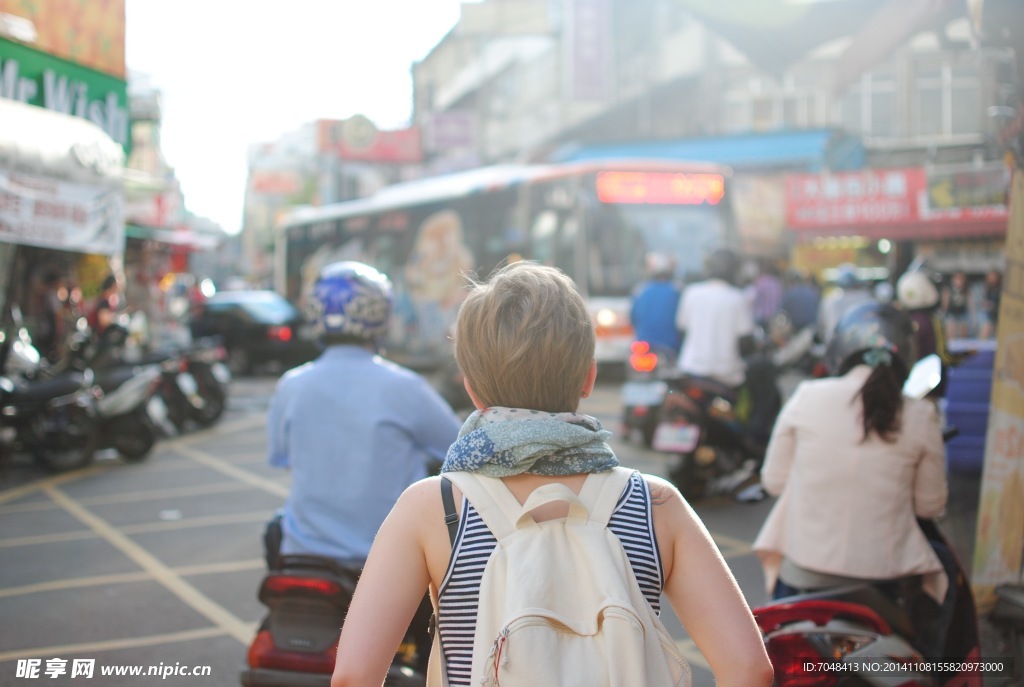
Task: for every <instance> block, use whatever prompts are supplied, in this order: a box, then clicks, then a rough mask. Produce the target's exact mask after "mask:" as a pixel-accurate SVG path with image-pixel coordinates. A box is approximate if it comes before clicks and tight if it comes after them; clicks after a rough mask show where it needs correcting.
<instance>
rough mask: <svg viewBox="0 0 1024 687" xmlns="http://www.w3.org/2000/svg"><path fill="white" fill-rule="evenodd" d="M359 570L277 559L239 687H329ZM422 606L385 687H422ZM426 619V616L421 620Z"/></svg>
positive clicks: (312, 559) (426, 649)
mask: <svg viewBox="0 0 1024 687" xmlns="http://www.w3.org/2000/svg"><path fill="white" fill-rule="evenodd" d="M360 571H361V569H360V566H359V565H358V564H356V565H341V564H339V563H337V562H335V561H332V560H330V559H326V558H321V557H319V556H287V555H286V556H281V559H280V566H279V568H278V569H275V570H271V571H269V572H268V573H267V576H266V577H265V578H264V579H263V583H262V584H261V585H260V591H259V599H260V601H261V602H262V603H263V605H265V606H266V607H267V609H268V613H267V616H266V618H264V620H263V622H262V623H261V625H260V628H259V630H258V631H257V633H256V637H255V638H254V639H253V641H252V643H251V644H250V645H249V651H248V655H247V663H248V667H247V668H246V669H245V670H243V671H242V673H241V675H240V679H241V684H242V685H243V686H244V687H328V686H329V685H330V681H331V673H332V672H333V670H334V661H335V656H336V653H337V649H338V636H339V630H340V628H341V626H342V624H343V622H344V619H345V613H346V612H347V610H348V605H349V602H350V601H351V600H352V593H353V592H354V591H355V586H356V582H357V580H358V579H359V574H360ZM429 613H430V602H429V600H428V599H425V600H424V605H423V606H421V609H420V611H419V612H418V613H417V620H414V622H413V625H412V628H417V629H418V630H420V631H419V632H414V631H413V630H412V628H410V632H409V633H408V634H407V636H406V640H405V642H404V643H403V644H402V645H401V647H400V649H399V652H398V653H397V654H396V655H395V660H394V662H393V663H392V665H391V668H390V669H389V671H388V676H387V679H386V680H385V682H384V684H385V685H388V686H389V687H391V686H394V687H423V685H425V684H426V666H427V659H428V657H429V654H430V638H429V633H428V631H427V625H428V623H427V620H426V619H427V618H429ZM424 614H426V615H424Z"/></svg>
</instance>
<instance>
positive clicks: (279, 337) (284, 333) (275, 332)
mask: <svg viewBox="0 0 1024 687" xmlns="http://www.w3.org/2000/svg"><path fill="white" fill-rule="evenodd" d="M267 338H270V339H274V340H276V341H291V340H292V328H291V327H289V326H288V325H286V324H285V325H281V326H280V327H270V328H269V329H267Z"/></svg>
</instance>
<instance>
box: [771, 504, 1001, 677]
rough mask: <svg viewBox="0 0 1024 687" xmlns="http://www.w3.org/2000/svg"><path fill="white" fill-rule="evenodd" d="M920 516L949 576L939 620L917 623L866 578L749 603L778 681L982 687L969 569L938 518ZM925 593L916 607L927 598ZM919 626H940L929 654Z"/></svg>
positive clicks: (919, 595)
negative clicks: (974, 666) (858, 582)
mask: <svg viewBox="0 0 1024 687" xmlns="http://www.w3.org/2000/svg"><path fill="white" fill-rule="evenodd" d="M918 522H919V524H920V526H921V529H922V531H923V532H924V534H925V536H926V537H927V538H928V540H929V542H931V543H932V545H933V546H934V547H935V549H936V552H937V553H939V556H940V559H941V560H942V562H943V565H944V566H945V568H946V574H947V575H948V576H949V580H950V587H949V591H948V592H947V598H946V600H945V601H944V602H943V604H942V608H947V609H948V610H947V611H945V614H946V615H947V616H948V617H947V618H946V619H945V620H944V622H943V623H942V624H941V626H938V627H937V626H935V625H933V626H931V627H930V628H923V627H922V623H921V622H918V623H914V622H913V620H912V618H911V614H910V613H909V612H908V610H907V606H906V605H902V604H899V603H897V602H895V601H893V600H892V599H891V598H890V597H888V596H886V595H885V594H883V593H882V592H881V591H879V590H878V589H877V588H876V587H873V586H871V585H870V584H861V585H849V586H844V587H839V588H834V589H827V590H823V591H820V592H815V593H811V594H801V595H797V596H790V597H786V598H782V599H779V600H778V601H775V602H773V603H770V604H767V605H765V606H761V607H759V608H755V609H754V618H755V620H756V621H757V624H758V627H760V629H761V632H762V634H763V635H764V640H765V646H766V648H767V650H768V656H769V658H770V659H771V661H772V666H773V667H774V668H775V684H776V685H777V687H797V685H799V686H800V687H838V686H839V685H842V686H843V687H874V686H876V685H877V686H881V685H899V686H900V687H915V686H916V687H957V686H959V687H981V684H982V677H981V670H980V669H974V670H972V669H970V668H969V666H970V664H971V663H978V662H981V650H980V642H979V635H978V621H977V616H976V610H975V606H974V597H973V596H972V593H971V587H970V583H969V581H968V579H967V575H966V573H965V571H964V568H963V566H962V565H961V564H960V561H959V560H958V559H957V558H956V556H955V554H953V553H952V548H951V547H950V546H949V545H948V543H947V542H946V540H945V538H944V537H943V535H942V533H941V531H940V530H939V528H938V527H937V526H936V524H935V523H934V522H933V521H931V520H919V521H918ZM922 594H923V592H920V591H918V592H916V595H917V597H918V598H917V599H916V601H914V602H913V607H920V606H921V605H922V604H924V603H930V602H931V600H930V597H927V598H925V597H923V596H922ZM924 629H930V630H932V631H935V630H938V633H937V636H938V640H937V642H936V641H935V640H934V638H933V645H934V646H936V647H940V648H939V649H938V653H936V654H934V655H925V654H924V653H923V652H922V651H921V650H920V649H919V648H918V646H917V640H918V639H919V638H920V636H921V634H922V630H924Z"/></svg>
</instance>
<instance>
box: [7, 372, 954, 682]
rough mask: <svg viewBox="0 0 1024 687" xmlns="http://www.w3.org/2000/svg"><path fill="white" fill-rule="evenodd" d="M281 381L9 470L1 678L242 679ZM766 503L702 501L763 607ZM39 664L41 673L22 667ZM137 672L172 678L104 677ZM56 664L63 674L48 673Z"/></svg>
mask: <svg viewBox="0 0 1024 687" xmlns="http://www.w3.org/2000/svg"><path fill="white" fill-rule="evenodd" d="M274 381H275V380H274V379H273V378H270V377H264V378H246V379H239V380H235V381H234V382H232V390H231V396H230V399H229V409H228V412H227V413H226V414H225V417H224V418H223V420H222V421H221V422H220V423H219V424H218V425H216V426H215V427H213V428H211V429H208V430H203V431H197V432H195V433H192V434H187V435H185V436H182V437H178V438H175V439H172V440H165V441H162V442H160V443H159V444H158V445H157V447H156V449H155V450H154V452H153V454H152V455H151V456H150V457H149V458H148V459H147V460H146V461H144V462H141V463H137V464H129V463H124V462H122V461H121V460H120V459H117V458H116V457H109V456H102V457H101V458H100V459H99V460H98V461H97V462H96V464H94V465H93V466H91V467H88V468H85V469H83V470H79V471H76V472H72V473H68V474H64V475H58V476H48V475H45V474H44V473H42V472H40V471H38V469H37V468H35V466H33V465H32V464H31V463H30V462H29V460H28V459H27V457H20V456H19V457H18V460H17V461H16V462H15V464H14V465H12V466H8V467H7V468H6V469H5V470H4V471H3V472H0V559H2V560H3V564H2V565H0V687H7V686H8V685H10V686H15V685H16V686H18V687H24V686H26V685H32V684H36V683H37V681H39V680H43V681H45V684H53V685H65V684H67V685H80V684H83V682H84V683H85V684H89V682H87V680H89V678H86V677H84V676H81V675H78V676H75V677H71V675H72V673H73V671H74V669H75V661H76V660H81V659H85V660H90V659H91V660H93V661H94V664H93V671H94V673H93V675H94V676H93V678H92V684H100V685H197V686H202V687H207V686H210V687H213V686H216V687H221V686H223V687H227V686H229V685H237V684H239V683H238V673H239V670H240V669H241V668H242V666H243V664H244V662H245V649H246V646H247V644H248V642H249V641H250V640H251V638H252V636H253V634H254V632H255V627H256V624H257V623H258V622H259V620H260V619H261V617H262V613H263V608H262V606H261V605H260V604H259V602H258V601H257V599H256V590H257V588H258V585H259V582H260V580H261V578H262V575H263V572H264V563H263V558H262V542H261V535H262V531H263V526H264V523H265V522H266V521H267V519H268V518H269V517H270V516H271V514H272V513H273V512H274V510H275V509H277V508H278V507H280V506H281V504H282V503H283V501H284V498H285V496H286V494H287V490H288V474H287V472H284V471H280V470H275V469H272V468H270V467H268V466H267V465H266V464H265V457H264V456H265V424H266V408H267V404H268V402H269V397H270V394H271V392H272V390H273V383H274ZM790 388H791V385H790ZM618 394H619V387H618V386H617V385H616V384H614V383H607V384H602V385H599V386H598V388H597V389H596V390H595V393H594V394H593V395H592V396H591V397H590V398H589V399H586V401H585V403H584V405H583V407H582V408H581V410H582V411H583V412H586V413H588V414H591V415H594V416H596V417H598V418H599V419H600V420H601V421H602V423H604V424H605V426H606V427H607V428H608V429H611V430H612V431H613V432H615V434H616V436H615V437H614V438H613V439H612V441H611V443H612V446H613V448H614V449H615V450H616V452H617V454H618V455H619V458H620V460H621V462H622V463H623V464H624V465H627V466H630V467H636V468H637V469H640V470H642V471H644V472H649V473H653V474H659V475H663V476H664V475H667V473H668V470H669V467H670V464H669V460H670V459H668V458H666V457H665V456H662V455H660V454H657V453H655V452H652V451H648V450H645V449H643V448H641V447H638V446H637V445H635V443H630V442H626V441H623V440H622V438H621V437H619V436H617V435H618V433H619V431H618V430H619V418H620V414H621V405H620V403H619V398H618ZM770 505H771V501H770V500H765V501H762V502H760V503H755V504H740V503H736V502H734V501H732V500H729V499H718V500H708V501H704V502H701V503H698V504H695V508H696V510H697V512H698V514H699V515H700V516H701V518H702V519H703V520H704V522H705V524H706V525H707V527H708V529H709V531H710V532H711V533H712V535H713V537H714V539H715V541H716V543H717V544H718V546H719V547H720V549H721V551H722V553H723V555H724V556H725V558H726V560H727V561H728V563H729V565H730V567H731V568H732V570H733V573H734V575H735V576H736V578H737V580H738V582H739V584H740V587H741V588H742V590H743V592H744V594H745V595H746V597H747V600H748V602H749V603H750V604H751V605H752V606H756V605H758V604H761V603H764V602H765V601H766V600H767V595H766V593H765V590H764V587H763V577H762V575H761V571H760V567H759V566H758V564H757V561H756V558H755V557H754V555H753V554H752V552H751V550H750V543H751V542H752V540H753V538H754V536H755V535H756V533H757V530H758V528H759V527H760V524H761V523H762V522H763V521H764V518H765V516H766V515H767V512H768V509H769V508H770ZM957 526H958V527H962V528H963V530H964V532H963V533H961V534H963V535H964V536H967V533H968V531H970V533H972V532H973V530H972V529H971V528H970V526H969V525H963V524H961V523H959V521H958V524H957ZM665 607H666V612H665V614H664V615H665V621H666V625H667V626H668V627H669V629H670V631H671V633H672V635H673V637H675V638H676V639H677V641H678V642H679V646H680V648H681V649H682V650H683V652H684V654H685V655H686V656H687V658H688V659H689V661H690V663H691V666H692V668H693V672H694V680H693V684H694V686H695V687H711V685H713V684H714V682H713V678H712V676H711V674H710V672H709V671H708V670H707V665H706V663H705V661H704V659H703V657H702V656H701V654H700V652H699V651H698V650H697V649H696V647H695V646H694V645H693V643H692V642H691V641H690V640H689V639H688V638H687V636H686V633H685V631H684V630H683V628H682V627H681V625H680V624H679V622H678V620H677V619H676V618H675V617H674V615H673V614H672V612H671V609H669V608H668V607H667V604H666V605H665ZM35 659H38V660H40V663H39V664H38V667H39V673H38V674H39V677H36V678H32V677H24V676H23V677H19V676H18V671H19V666H20V667H21V669H22V672H24V671H25V669H26V668H27V667H28V666H29V664H28V663H27V661H31V660H35ZM51 659H56V661H54V662H52V663H50V662H49V660H51ZM135 666H138V667H140V668H141V669H142V670H143V672H146V671H147V670H148V669H149V667H150V666H155V667H157V670H158V672H161V673H165V674H167V675H168V677H166V678H162V677H156V676H149V677H146V676H141V677H139V676H114V675H109V676H101V675H100V673H101V671H102V670H103V669H105V668H106V669H108V670H109V669H113V670H118V669H125V668H130V667H135ZM48 667H52V668H55V669H57V670H58V671H59V670H60V669H63V670H64V671H65V672H64V673H63V674H61V673H54V677H50V676H48V674H47V672H46V671H47V668H48ZM79 669H81V666H79ZM197 669H198V673H197V674H195V675H188V676H186V675H185V672H186V671H192V670H197Z"/></svg>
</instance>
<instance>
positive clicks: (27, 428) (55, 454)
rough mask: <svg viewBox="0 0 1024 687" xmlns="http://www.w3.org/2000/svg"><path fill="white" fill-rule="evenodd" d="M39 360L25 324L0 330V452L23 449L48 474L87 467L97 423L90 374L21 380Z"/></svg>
mask: <svg viewBox="0 0 1024 687" xmlns="http://www.w3.org/2000/svg"><path fill="white" fill-rule="evenodd" d="M39 363H40V356H39V352H38V351H37V350H36V349H35V348H34V347H33V346H32V344H31V339H29V338H28V334H27V332H26V331H25V330H24V328H17V329H8V330H5V331H0V453H3V454H6V456H8V457H9V456H10V455H11V454H13V453H15V452H17V451H21V450H25V451H28V452H29V453H30V454H32V457H33V458H34V459H35V460H36V462H37V463H38V464H39V465H40V466H42V467H43V468H44V469H46V470H49V471H51V472H61V471H64V470H72V469H75V468H80V467H83V466H85V465H88V464H89V462H90V461H92V459H93V454H94V453H95V450H96V446H97V438H98V432H97V429H98V427H99V421H98V409H97V398H96V391H95V388H94V386H93V375H92V372H91V371H90V370H86V371H83V372H78V373H73V374H68V375H64V376H61V377H59V378H56V379H50V380H39V381H31V380H28V379H26V378H25V377H24V373H25V372H28V371H31V370H32V369H34V368H36V367H37V366H38V365H39Z"/></svg>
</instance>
